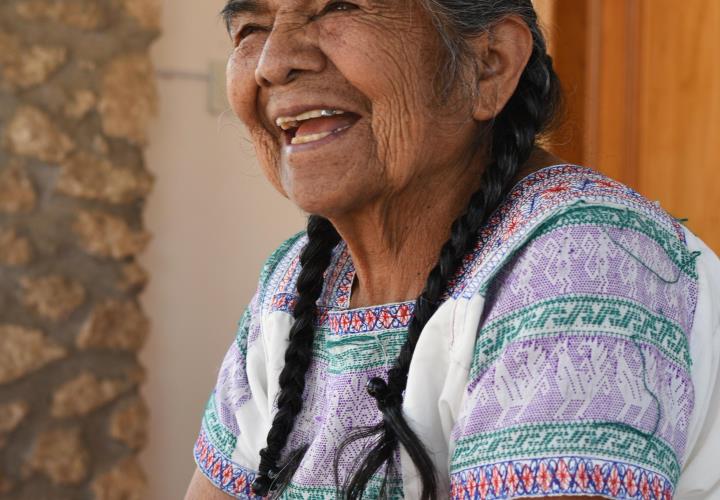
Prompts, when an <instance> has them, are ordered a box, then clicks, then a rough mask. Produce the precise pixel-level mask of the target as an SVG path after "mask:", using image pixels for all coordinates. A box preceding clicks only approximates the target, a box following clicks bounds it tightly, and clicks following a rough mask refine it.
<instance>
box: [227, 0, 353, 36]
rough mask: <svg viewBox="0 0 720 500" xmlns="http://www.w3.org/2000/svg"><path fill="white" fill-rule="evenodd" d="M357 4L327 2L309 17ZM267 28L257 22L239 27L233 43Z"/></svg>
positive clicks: (338, 10) (344, 10) (340, 10)
mask: <svg viewBox="0 0 720 500" xmlns="http://www.w3.org/2000/svg"><path fill="white" fill-rule="evenodd" d="M357 8H358V7H357V5H355V4H353V3H350V2H344V1H338V2H328V4H327V5H325V7H323V9H322V10H321V11H320V13H319V14H317V15H315V16H313V17H312V18H311V19H312V20H316V19H318V18H320V17H322V16H324V15H326V14H330V13H332V12H347V11H351V10H355V9H357ZM267 30H268V28H267V27H265V26H260V25H257V24H248V25H245V26H243V27H242V28H240V30H239V31H238V32H237V35H235V44H236V45H237V44H239V43H240V42H242V41H243V39H245V38H247V37H248V36H250V35H251V34H253V33H255V32H256V31H267Z"/></svg>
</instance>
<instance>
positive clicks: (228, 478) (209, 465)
mask: <svg viewBox="0 0 720 500" xmlns="http://www.w3.org/2000/svg"><path fill="white" fill-rule="evenodd" d="M212 443H213V441H211V440H209V439H208V436H207V435H206V434H205V431H204V430H201V431H200V435H199V437H198V439H197V441H196V442H195V448H194V455H195V462H196V463H197V465H198V467H199V468H200V470H201V471H202V472H203V474H204V475H205V476H207V477H208V479H210V480H211V481H212V482H213V483H214V484H215V485H216V486H218V487H219V488H220V489H221V490H222V491H224V492H225V493H228V494H230V495H232V496H234V497H236V498H249V499H259V498H262V497H260V496H257V495H255V494H254V493H253V492H252V490H251V489H250V485H251V484H252V482H253V481H254V480H255V473H254V472H252V471H249V470H247V469H245V468H243V467H240V466H239V465H237V464H236V463H234V462H232V461H230V460H228V459H227V458H226V456H225V455H224V454H223V453H221V452H220V450H218V449H216V448H215V447H214V446H213V444H212Z"/></svg>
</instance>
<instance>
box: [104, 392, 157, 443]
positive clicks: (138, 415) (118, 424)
mask: <svg viewBox="0 0 720 500" xmlns="http://www.w3.org/2000/svg"><path fill="white" fill-rule="evenodd" d="M148 417H149V411H148V408H147V405H146V404H145V402H144V401H143V400H142V399H141V398H139V397H138V398H135V399H133V400H132V401H131V402H130V403H128V404H126V405H124V406H122V407H120V408H118V409H117V410H116V411H115V413H113V415H112V417H110V435H111V436H112V437H113V438H115V439H117V440H118V441H120V442H122V443H125V444H126V445H127V446H129V447H130V448H133V449H135V450H139V449H141V448H143V447H144V446H145V444H146V443H147V433H148Z"/></svg>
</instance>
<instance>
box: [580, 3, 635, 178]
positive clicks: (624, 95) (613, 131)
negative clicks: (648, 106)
mask: <svg viewBox="0 0 720 500" xmlns="http://www.w3.org/2000/svg"><path fill="white" fill-rule="evenodd" d="M593 4H594V8H593V9H592V11H593V22H592V23H591V25H592V27H593V31H594V33H595V36H593V37H592V39H591V42H592V43H593V44H594V47H593V48H591V54H592V55H591V59H593V60H594V64H593V65H592V66H593V67H594V68H595V71H594V74H593V75H592V77H591V80H593V81H595V82H596V84H595V86H594V87H590V88H589V96H588V107H589V108H590V109H592V113H591V118H590V120H589V122H590V123H589V130H588V135H589V144H588V146H587V149H588V155H587V159H588V163H589V164H591V165H593V166H594V167H595V168H597V169H599V170H601V171H602V172H604V173H605V174H607V175H609V176H610V177H612V178H614V179H617V180H619V181H621V182H624V183H625V184H628V185H630V186H633V187H635V188H637V186H638V174H637V172H638V169H639V165H638V151H637V147H638V145H637V139H638V132H637V127H638V124H637V121H638V120H637V119H638V112H639V107H638V106H639V102H638V96H639V91H640V89H639V79H638V71H637V65H638V62H639V60H640V53H639V33H640V32H639V26H638V20H639V7H640V5H639V0H593Z"/></svg>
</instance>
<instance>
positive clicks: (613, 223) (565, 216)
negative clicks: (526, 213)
mask: <svg viewBox="0 0 720 500" xmlns="http://www.w3.org/2000/svg"><path fill="white" fill-rule="evenodd" d="M578 225H597V226H605V227H608V226H609V227H615V228H619V229H631V230H634V231H637V232H639V233H642V234H644V235H645V236H647V237H648V238H651V239H652V240H654V241H655V242H656V243H657V244H658V245H660V246H661V247H662V248H663V250H665V252H666V253H667V255H668V257H669V258H670V260H672V261H673V263H674V264H675V265H676V266H677V267H678V269H679V270H680V271H682V272H683V273H685V274H687V275H688V276H690V277H691V278H693V279H697V278H698V276H697V271H696V266H695V257H694V256H693V255H692V253H691V252H690V251H689V250H688V249H687V247H686V246H685V244H684V243H683V242H682V241H681V240H680V239H679V238H678V237H677V235H675V234H673V233H671V232H670V231H668V230H667V229H665V228H664V227H662V226H660V224H658V223H657V222H655V221H654V220H652V219H650V218H648V217H645V216H644V215H642V214H641V213H638V212H635V211H633V210H628V209H621V208H615V207H608V206H602V205H586V204H582V205H581V206H578V207H573V208H570V209H568V210H566V211H564V212H562V213H560V214H558V215H557V216H555V217H551V218H550V219H548V220H547V221H545V222H543V223H542V224H541V225H540V226H539V227H538V229H537V231H536V232H535V233H534V234H533V239H535V238H538V237H540V236H542V235H544V234H547V233H549V232H551V231H553V230H555V229H558V228H560V227H567V226H578ZM664 278H665V279H667V280H668V281H672V280H673V279H675V278H676V277H673V276H666V277H664Z"/></svg>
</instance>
